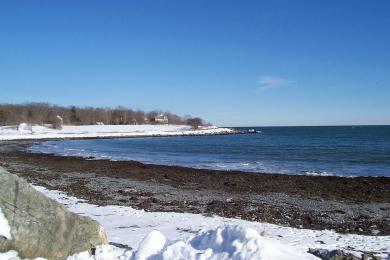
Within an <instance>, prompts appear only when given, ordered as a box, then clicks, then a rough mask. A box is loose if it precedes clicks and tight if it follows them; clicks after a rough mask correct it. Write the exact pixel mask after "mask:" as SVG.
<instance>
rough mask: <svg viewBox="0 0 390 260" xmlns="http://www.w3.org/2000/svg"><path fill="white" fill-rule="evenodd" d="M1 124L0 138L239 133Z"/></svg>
mask: <svg viewBox="0 0 390 260" xmlns="http://www.w3.org/2000/svg"><path fill="white" fill-rule="evenodd" d="M8 128H9V127H7V126H6V127H0V141H22V140H35V141H37V140H63V139H111V138H132V137H169V136H206V135H230V134H238V133H241V132H242V131H238V130H235V129H232V128H221V127H215V126H211V127H202V128H199V129H191V128H190V127H189V126H185V125H82V126H70V125H68V126H63V129H61V130H55V129H50V128H46V127H42V126H31V129H30V128H27V129H21V130H18V129H17V130H15V129H12V130H8Z"/></svg>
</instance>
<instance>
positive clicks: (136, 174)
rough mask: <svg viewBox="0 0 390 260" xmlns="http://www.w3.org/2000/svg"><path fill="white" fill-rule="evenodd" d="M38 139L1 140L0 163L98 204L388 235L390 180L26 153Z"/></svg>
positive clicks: (389, 229) (28, 178) (389, 225)
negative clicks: (230, 169) (25, 149)
mask: <svg viewBox="0 0 390 260" xmlns="http://www.w3.org/2000/svg"><path fill="white" fill-rule="evenodd" d="M33 142H34V141H8V142H0V166H3V167H5V168H6V169H7V170H9V171H10V172H12V173H15V174H17V175H19V176H22V177H24V178H26V179H27V180H28V181H29V182H31V183H35V184H38V185H42V186H45V187H47V188H50V189H56V190H61V191H65V192H67V193H68V194H70V195H73V196H76V197H78V198H83V199H86V200H88V201H89V202H91V203H94V204H98V205H126V206H131V207H134V208H138V209H144V210H146V211H174V212H190V213H200V214H206V215H219V216H223V217H233V218H242V219H246V220H251V221H261V222H269V223H275V224H281V225H285V226H292V227H299V228H310V229H334V230H336V231H338V232H341V233H357V234H369V235H390V178H389V177H356V178H344V177H335V176H298V175H282V174H263V173H245V172H238V171H229V172H227V171H215V170H200V169H193V168H186V167H177V166H162V165H152V164H142V163H139V162H134V161H109V160H94V159H92V158H90V159H85V158H80V157H60V156H54V155H45V154H30V153H25V152H23V148H24V147H26V146H28V145H30V144H32V143H33Z"/></svg>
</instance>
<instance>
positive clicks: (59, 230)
mask: <svg viewBox="0 0 390 260" xmlns="http://www.w3.org/2000/svg"><path fill="white" fill-rule="evenodd" d="M0 208H1V209H2V213H3V215H4V217H5V218H6V219H7V220H8V223H9V226H10V228H11V232H10V233H11V239H7V238H6V237H4V236H2V237H0V252H8V251H10V250H15V251H17V252H18V253H19V257H21V258H36V257H44V258H47V259H65V258H66V257H67V256H68V255H72V254H75V253H79V252H82V251H89V252H91V251H92V248H94V247H95V246H96V245H102V244H108V241H107V237H106V234H105V232H104V230H103V228H102V227H101V226H100V225H99V224H98V223H97V222H96V221H94V220H92V219H90V218H88V217H84V216H79V215H77V214H75V213H72V212H69V211H68V210H67V209H66V208H65V207H64V206H63V205H61V204H59V203H57V202H56V201H54V200H52V199H49V198H47V197H46V196H44V195H43V194H41V193H40V192H38V191H36V190H35V189H34V188H33V187H31V186H30V185H29V184H28V183H27V182H26V181H25V180H24V179H21V178H19V177H17V176H16V175H14V174H10V173H8V172H7V171H5V170H4V169H3V168H1V167H0Z"/></svg>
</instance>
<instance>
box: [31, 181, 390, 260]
mask: <svg viewBox="0 0 390 260" xmlns="http://www.w3.org/2000/svg"><path fill="white" fill-rule="evenodd" d="M35 188H36V189H37V190H39V191H41V192H43V193H44V194H45V195H46V196H48V197H50V198H52V199H55V200H57V201H58V202H60V203H62V204H64V205H65V206H66V207H67V208H68V209H69V210H70V211H73V212H75V213H77V214H81V215H84V216H88V217H91V218H93V219H95V220H96V221H98V222H99V223H100V224H101V225H102V226H103V227H104V229H105V231H106V233H107V236H108V239H109V241H110V242H115V243H120V244H126V245H128V246H130V247H132V248H134V249H135V250H134V251H132V254H133V253H135V252H136V250H139V249H140V248H142V247H141V243H142V241H143V240H144V239H145V237H147V236H148V234H149V233H151V232H153V230H158V231H159V232H160V233H161V234H163V235H164V238H165V240H166V241H167V242H166V246H165V247H164V252H165V254H168V253H169V252H171V251H172V252H173V251H174V252H176V253H177V254H179V252H183V254H184V253H188V252H192V253H191V254H195V252H196V253H199V254H203V255H204V256H206V255H207V254H209V253H210V250H207V249H205V248H206V247H207V244H208V243H213V250H212V252H213V254H212V255H215V252H216V251H218V250H217V248H219V251H220V252H221V253H222V251H223V250H222V249H221V248H226V246H225V245H229V244H231V245H233V242H234V241H237V242H235V243H237V246H238V245H239V244H241V245H242V246H241V248H242V249H243V250H244V249H245V248H247V249H248V250H249V248H248V247H245V246H249V245H250V243H249V242H248V243H244V242H243V241H245V239H244V238H243V237H246V238H248V240H250V238H253V237H258V234H257V233H265V235H264V237H263V236H261V237H260V241H259V243H260V242H261V243H260V244H259V245H258V246H260V245H264V246H266V245H267V246H266V247H264V248H261V247H260V248H261V250H260V249H259V250H260V251H261V252H262V254H263V256H265V254H267V253H266V252H267V250H266V249H267V248H278V245H280V246H281V247H284V248H290V249H291V248H292V250H293V251H294V252H295V254H300V255H305V254H306V252H307V251H308V250H309V248H322V249H327V250H333V249H341V250H343V251H346V252H349V253H353V254H355V255H357V256H360V254H361V252H375V253H377V254H378V255H379V256H381V257H382V258H384V259H386V257H387V255H388V254H389V253H390V236H363V235H354V234H339V233H336V232H334V231H331V230H322V231H319V230H310V229H297V228H290V227H283V226H279V225H274V224H268V223H259V222H252V221H246V220H241V219H230V218H222V217H217V216H214V217H206V216H203V215H200V214H190V213H175V212H145V211H143V210H136V209H133V208H131V207H124V206H96V205H93V204H89V203H86V202H85V201H82V200H79V199H77V198H75V197H71V196H67V195H66V194H65V193H63V192H60V191H55V190H47V189H45V188H43V187H39V186H35ZM226 226H238V228H231V229H229V231H227V229H225V228H224V227H226ZM218 227H222V228H220V229H219V231H217V230H218ZM248 228H249V229H250V230H255V231H256V232H254V231H248ZM232 229H233V230H235V231H234V232H233V230H232ZM242 229H244V230H246V231H245V232H244V231H242ZM240 230H241V231H240ZM247 231H248V232H247ZM263 231H265V232H263ZM195 234H197V235H195ZM218 234H222V235H218ZM225 234H229V236H230V238H229V236H228V235H225ZM233 234H235V235H233ZM194 235H195V236H194ZM218 237H223V240H222V242H221V243H219V242H217V241H221V240H218V239H217V238H218ZM161 240H162V239H161ZM206 241H208V242H207V243H206ZM229 241H230V242H229ZM218 243H219V245H220V246H219V247H217V245H218ZM235 243H234V244H235ZM251 243H253V242H251ZM244 245H245V246H244ZM202 246H203V247H202ZM250 247H251V246H250ZM251 248H252V247H251ZM103 249H104V250H105V251H107V250H108V251H110V252H111V253H110V254H114V253H115V254H116V255H118V254H119V255H122V254H123V253H124V252H123V251H120V252H119V251H117V250H116V249H112V248H111V249H107V248H106V247H104V248H102V250H103ZM187 250H189V251H187ZM285 250H288V249H285ZM156 251H158V250H156ZM230 252H232V251H230ZM248 252H249V251H248ZM270 252H273V251H270ZM283 252H284V251H283ZM224 253H227V252H224ZM126 254H127V258H124V259H129V258H128V255H129V252H127V253H126ZM74 259H77V258H74ZM99 259H108V258H99ZM111 259H115V258H111ZM271 259H273V258H271ZM276 259H277V258H276ZM287 259H292V258H287Z"/></svg>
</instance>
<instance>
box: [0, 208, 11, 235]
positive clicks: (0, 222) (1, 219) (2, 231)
mask: <svg viewBox="0 0 390 260" xmlns="http://www.w3.org/2000/svg"><path fill="white" fill-rule="evenodd" d="M0 236H3V237H5V238H6V239H12V236H11V227H10V226H9V223H8V220H7V219H6V218H5V216H4V214H3V211H2V209H1V208H0Z"/></svg>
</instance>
